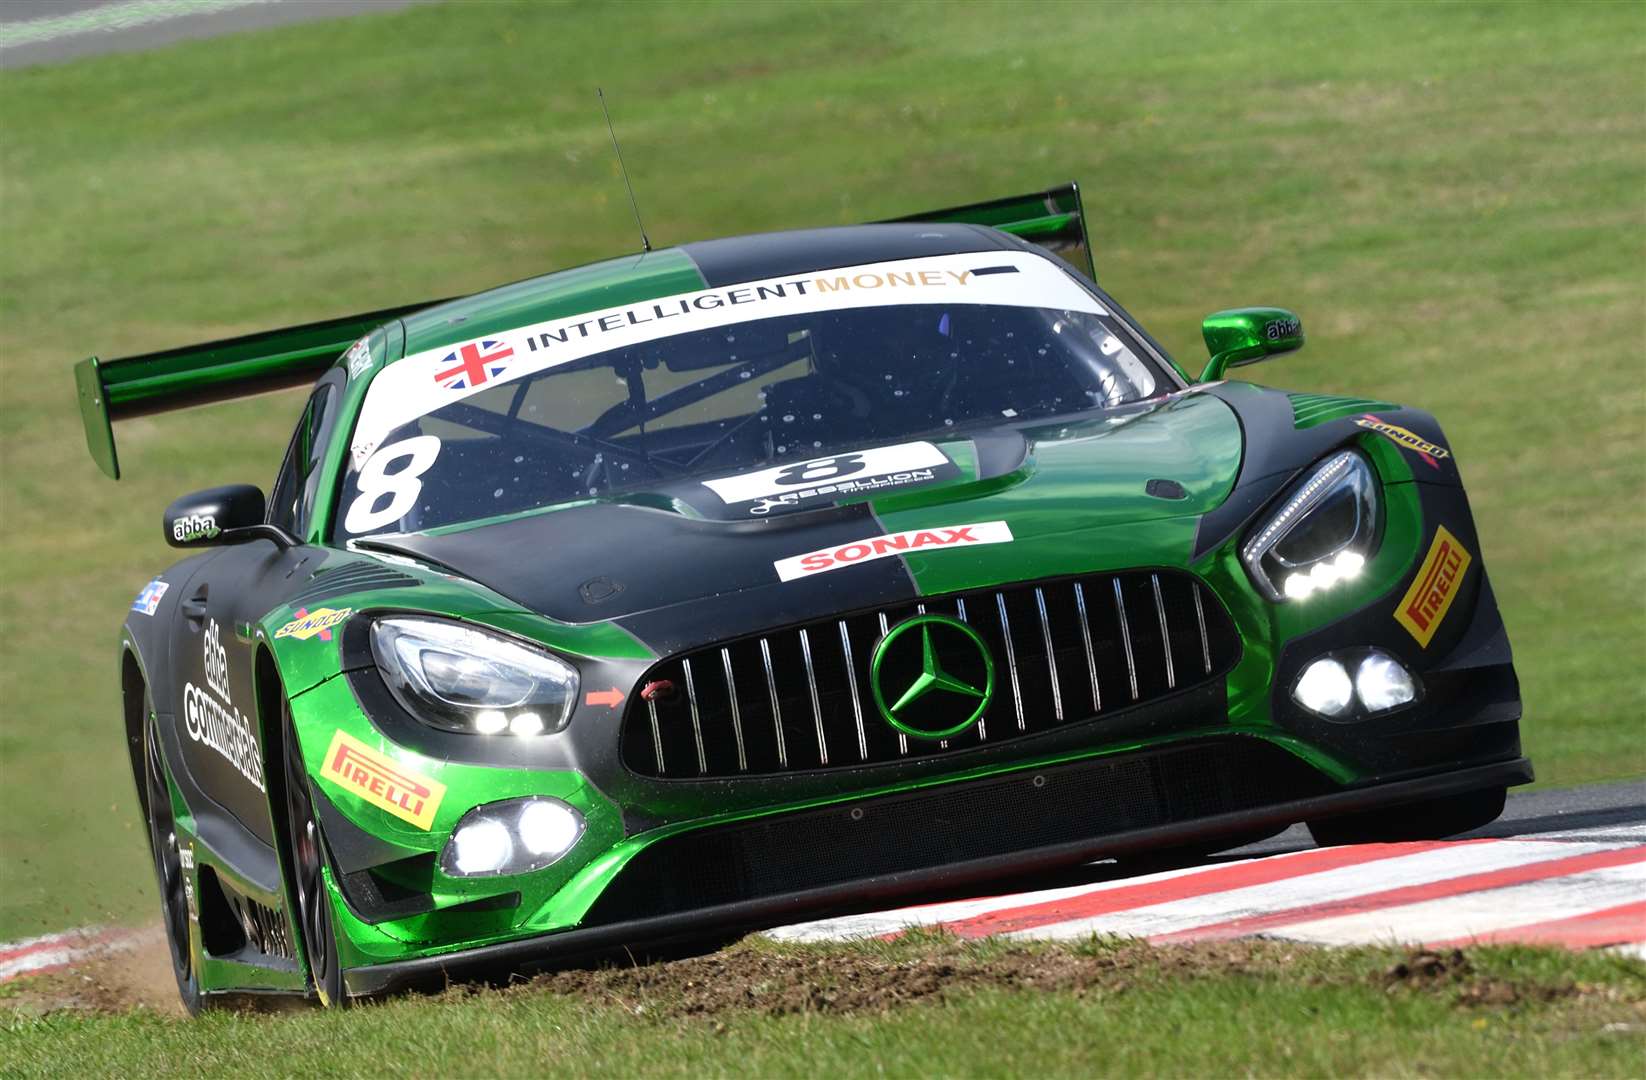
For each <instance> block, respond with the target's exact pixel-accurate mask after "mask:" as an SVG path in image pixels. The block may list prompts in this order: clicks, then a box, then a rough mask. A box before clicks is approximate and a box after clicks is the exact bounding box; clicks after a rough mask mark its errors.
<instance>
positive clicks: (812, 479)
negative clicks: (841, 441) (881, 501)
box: [772, 454, 867, 487]
mask: <svg viewBox="0 0 1646 1080" xmlns="http://www.w3.org/2000/svg"><path fill="white" fill-rule="evenodd" d="M865 468H867V466H866V465H864V464H863V455H862V454H838V455H836V456H835V457H829V458H818V459H817V460H816V461H803V462H801V463H800V464H798V465H790V466H789V467H788V468H787V469H784V470H783V471H782V472H780V473H778V474H777V475H776V476H774V477H773V478H772V483H774V484H782V485H784V486H785V487H787V486H790V485H794V484H816V483H821V482H822V481H824V480H835V479H838V478H840V477H842V476H850V475H851V474H852V473H857V472H862V471H863V470H864V469H865Z"/></svg>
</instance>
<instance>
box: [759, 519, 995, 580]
mask: <svg viewBox="0 0 1646 1080" xmlns="http://www.w3.org/2000/svg"><path fill="white" fill-rule="evenodd" d="M1011 540H1012V530H1011V528H1010V526H1008V525H1007V524H1006V523H1005V522H1004V521H983V522H978V523H976V524H972V525H947V526H942V527H939V528H936V529H915V530H911V531H909V532H900V533H888V534H886V535H885V536H871V537H869V538H867V539H864V540H854V541H852V542H851V543H849V544H842V545H840V546H839V547H831V548H823V549H821V550H819V551H809V552H807V553H806V554H804V555H795V556H792V557H790V558H787V559H779V560H777V561H776V562H775V563H773V564H772V566H773V567H774V568H775V569H776V570H777V577H778V579H779V580H780V581H793V580H794V579H795V578H803V577H810V576H811V575H813V574H823V573H827V572H828V571H830V570H840V569H842V568H844V567H847V566H855V565H856V564H858V563H865V562H873V561H874V560H875V559H884V558H886V557H888V556H891V555H905V554H908V553H910V552H915V551H935V550H937V549H938V548H947V547H963V546H968V545H972V544H1007V543H1010V542H1011Z"/></svg>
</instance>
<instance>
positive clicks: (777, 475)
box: [703, 442, 960, 514]
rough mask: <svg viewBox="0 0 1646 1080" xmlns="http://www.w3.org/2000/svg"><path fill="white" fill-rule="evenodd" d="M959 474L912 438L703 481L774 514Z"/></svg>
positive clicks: (725, 496)
mask: <svg viewBox="0 0 1646 1080" xmlns="http://www.w3.org/2000/svg"><path fill="white" fill-rule="evenodd" d="M959 474H960V470H959V468H958V467H956V466H955V464H954V463H953V462H952V461H950V460H949V458H948V456H947V455H946V454H944V453H943V451H941V450H939V449H938V448H937V447H935V446H933V445H932V444H931V443H928V442H912V443H902V444H900V445H898V446H882V447H878V448H876V449H874V450H860V451H858V452H856V453H851V454H834V455H832V456H830V457H820V458H813V459H811V460H810V461H797V462H795V463H794V464H792V465H779V466H777V467H776V468H772V469H765V470H763V471H761V472H756V473H745V474H743V475H742V476H727V477H724V478H722V479H719V480H705V481H703V486H704V487H706V488H708V489H709V490H710V491H712V492H714V493H715V494H716V495H718V496H720V499H721V501H722V502H724V503H726V504H727V505H728V506H734V507H737V508H738V509H742V510H747V512H748V513H750V514H769V513H771V512H772V511H773V510H791V509H795V508H798V507H802V506H808V505H811V504H813V503H818V502H835V501H837V500H839V499H844V498H849V497H851V496H853V495H872V494H875V493H877V492H882V491H886V490H888V489H891V488H900V487H906V486H908V485H910V484H923V483H926V482H927V481H930V480H938V479H945V480H946V479H949V478H951V477H954V476H958V475H959Z"/></svg>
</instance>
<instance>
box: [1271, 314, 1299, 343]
mask: <svg viewBox="0 0 1646 1080" xmlns="http://www.w3.org/2000/svg"><path fill="white" fill-rule="evenodd" d="M1302 329H1303V324H1302V323H1301V322H1300V321H1298V320H1297V319H1273V320H1270V321H1269V322H1267V323H1265V324H1264V326H1263V336H1264V337H1266V338H1268V339H1269V340H1270V341H1279V340H1280V339H1281V338H1289V337H1296V336H1297V335H1298V333H1299V332H1300V331H1301V330H1302Z"/></svg>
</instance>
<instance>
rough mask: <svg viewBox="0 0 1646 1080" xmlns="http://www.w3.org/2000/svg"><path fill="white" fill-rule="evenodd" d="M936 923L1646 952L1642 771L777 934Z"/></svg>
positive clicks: (83, 944) (95, 940)
mask: <svg viewBox="0 0 1646 1080" xmlns="http://www.w3.org/2000/svg"><path fill="white" fill-rule="evenodd" d="M915 926H927V927H942V928H944V929H947V930H949V931H950V932H952V933H954V934H956V935H958V936H961V937H985V936H991V935H996V934H1003V935H1008V936H1014V937H1040V938H1062V939H1069V938H1083V937H1087V936H1089V935H1093V934H1115V935H1122V936H1129V937H1142V938H1147V939H1149V940H1150V941H1154V942H1157V943H1159V944H1171V943H1175V942H1183V941H1202V940H1217V939H1224V938H1231V937H1244V936H1264V937H1278V938H1287V939H1290V940H1295V941H1305V942H1312V943H1316V944H1321V945H1353V944H1393V943H1401V944H1418V945H1429V946H1448V947H1450V946H1460V945H1467V944H1471V943H1474V942H1506V941H1518V942H1528V943H1539V944H1548V945H1564V946H1567V947H1569V948H1597V947H1599V948H1613V949H1618V950H1620V951H1624V952H1628V953H1630V954H1632V955H1635V956H1639V957H1641V958H1643V959H1646V780H1630V781H1625V782H1622V783H1613V784H1598V785H1592V786H1589V787H1582V788H1571V789H1567V790H1557V791H1533V792H1529V793H1526V794H1519V795H1511V796H1510V799H1509V805H1508V808H1507V809H1506V810H1505V811H1504V814H1503V817H1501V818H1499V819H1498V820H1497V821H1496V822H1495V823H1493V824H1492V825H1490V826H1488V827H1486V828H1484V829H1481V830H1479V831H1477V832H1474V833H1470V834H1468V835H1466V836H1462V837H1457V838H1454V839H1451V840H1447V841H1442V842H1434V843H1413V844H1362V845H1358V846H1354V847H1339V848H1316V847H1315V846H1314V844H1313V842H1312V841H1311V840H1310V839H1309V834H1308V833H1307V832H1306V831H1305V830H1303V829H1302V828H1301V827H1299V828H1294V829H1290V830H1288V831H1287V832H1285V833H1283V834H1281V835H1280V836H1277V837H1275V838H1273V839H1271V840H1267V841H1265V842H1263V843H1261V844H1253V845H1250V846H1248V847H1244V848H1237V849H1235V850H1233V851H1230V852H1226V853H1223V854H1220V855H1216V856H1213V857H1211V858H1208V859H1203V860H1200V861H1198V862H1195V863H1192V864H1189V865H1176V866H1172V867H1170V868H1168V869H1160V868H1157V867H1154V866H1152V865H1150V864H1148V863H1146V862H1145V863H1138V862H1128V863H1126V864H1124V865H1121V864H1116V863H1112V862H1105V863H1094V864H1092V865H1090V866H1087V867H1082V868H1081V869H1080V870H1078V871H1075V872H1072V873H1065V874H1062V875H1059V876H1057V877H1056V878H1042V879H1035V880H1027V881H1013V882H1011V883H1009V887H1008V888H996V889H995V890H994V891H992V892H991V891H989V890H981V891H980V892H979V893H978V894H977V895H971V896H964V897H950V898H945V899H943V900H941V901H938V902H936V903H927V904H920V905H916V906H912V907H905V908H897V909H891V910H884V911H865V912H862V913H858V914H853V915H847V916H843V917H840V918H834V919H825V920H821V921H818V922H810V923H801V924H798V925H794V926H786V927H778V928H774V929H772V930H770V931H768V933H770V934H771V935H772V936H773V937H776V938H781V939H786V940H796V941H823V940H840V939H847V938H858V937H874V936H882V935H890V934H897V933H900V932H901V931H903V930H906V929H908V928H910V927H915ZM164 947H165V944H164V939H163V937H162V936H161V935H160V934H159V933H158V931H157V930H156V929H155V928H152V927H151V928H149V929H146V930H127V929H111V928H103V927H88V928H83V929H80V930H72V931H66V932H64V933H59V934H48V935H45V936H44V937H38V938H31V939H29V940H27V941H17V942H12V943H10V944H5V945H0V983H6V982H10V981H11V980H13V979H17V978H21V977H23V976H25V975H36V974H43V973H46V972H50V971H61V970H64V969H68V968H74V967H77V966H79V965H82V964H94V963H96V962H98V960H99V959H100V958H102V957H104V956H107V955H108V954H109V953H111V952H121V951H132V950H138V949H163V948H164Z"/></svg>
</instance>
